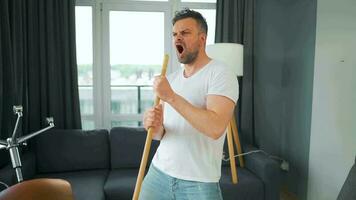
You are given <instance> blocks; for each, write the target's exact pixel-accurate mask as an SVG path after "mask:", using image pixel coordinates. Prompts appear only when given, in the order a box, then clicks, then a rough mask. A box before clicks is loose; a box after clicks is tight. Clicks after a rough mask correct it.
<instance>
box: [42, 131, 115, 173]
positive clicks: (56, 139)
mask: <svg viewBox="0 0 356 200" xmlns="http://www.w3.org/2000/svg"><path fill="white" fill-rule="evenodd" d="M109 155H110V153H109V134H108V131H107V130H92V131H83V130H51V131H49V132H47V133H43V134H41V135H39V136H37V137H36V164H37V172H38V173H50V172H64V171H73V170H86V169H108V168H109V166H110V160H109V159H110V157H109Z"/></svg>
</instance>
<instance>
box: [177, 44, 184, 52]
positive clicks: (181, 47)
mask: <svg viewBox="0 0 356 200" xmlns="http://www.w3.org/2000/svg"><path fill="white" fill-rule="evenodd" d="M176 48H177V51H178V53H179V54H182V53H183V51H184V47H183V46H182V45H180V44H177V45H176Z"/></svg>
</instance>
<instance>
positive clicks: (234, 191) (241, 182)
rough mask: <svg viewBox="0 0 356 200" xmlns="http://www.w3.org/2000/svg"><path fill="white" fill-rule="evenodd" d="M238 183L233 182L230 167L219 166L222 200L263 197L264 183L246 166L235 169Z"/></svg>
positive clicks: (255, 199) (257, 199) (256, 199)
mask: <svg viewBox="0 0 356 200" xmlns="http://www.w3.org/2000/svg"><path fill="white" fill-rule="evenodd" d="M237 177H238V183H237V184H233V183H232V179H231V170H230V167H222V168H221V179H220V187H221V192H222V194H223V198H224V200H236V199H254V200H260V199H261V200H263V199H264V185H263V182H262V180H260V179H259V178H258V177H257V176H256V175H254V174H253V173H252V172H250V171H248V170H247V169H246V168H238V169H237Z"/></svg>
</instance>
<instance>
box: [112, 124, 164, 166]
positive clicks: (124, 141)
mask: <svg viewBox="0 0 356 200" xmlns="http://www.w3.org/2000/svg"><path fill="white" fill-rule="evenodd" d="M146 135H147V133H146V130H145V129H143V128H132V127H130V128H129V127H115V128H112V129H111V130H110V149H111V168H112V169H118V168H138V167H139V166H140V163H141V158H142V153H143V149H144V147H145V141H146ZM158 145H159V141H156V140H153V141H152V144H151V149H150V154H149V158H148V163H147V166H149V165H150V161H151V160H152V157H153V156H154V154H155V152H156V150H157V147H158Z"/></svg>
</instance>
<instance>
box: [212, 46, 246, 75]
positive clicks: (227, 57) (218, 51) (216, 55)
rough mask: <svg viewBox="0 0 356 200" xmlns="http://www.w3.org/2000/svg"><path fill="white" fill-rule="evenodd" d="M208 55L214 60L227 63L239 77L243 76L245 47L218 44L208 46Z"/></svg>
mask: <svg viewBox="0 0 356 200" xmlns="http://www.w3.org/2000/svg"><path fill="white" fill-rule="evenodd" d="M206 53H207V54H208V56H209V57H210V58H212V59H215V60H219V61H221V62H223V63H225V64H226V65H227V66H228V67H229V68H230V69H231V71H232V72H234V73H235V74H236V75H237V76H243V55H244V49H243V45H241V44H237V43H216V44H210V45H207V46H206Z"/></svg>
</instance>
